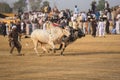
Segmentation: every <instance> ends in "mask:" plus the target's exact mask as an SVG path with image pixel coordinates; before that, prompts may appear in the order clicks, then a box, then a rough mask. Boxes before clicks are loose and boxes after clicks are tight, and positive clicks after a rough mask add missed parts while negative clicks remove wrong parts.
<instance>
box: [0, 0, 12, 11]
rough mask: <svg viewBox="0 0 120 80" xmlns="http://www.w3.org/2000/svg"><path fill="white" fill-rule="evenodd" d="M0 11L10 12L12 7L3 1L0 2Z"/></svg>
mask: <svg viewBox="0 0 120 80" xmlns="http://www.w3.org/2000/svg"><path fill="white" fill-rule="evenodd" d="M0 12H3V13H10V12H12V8H11V7H10V6H9V4H7V3H5V2H1V3H0Z"/></svg>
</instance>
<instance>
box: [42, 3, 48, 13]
mask: <svg viewBox="0 0 120 80" xmlns="http://www.w3.org/2000/svg"><path fill="white" fill-rule="evenodd" d="M47 6H48V7H50V3H49V2H48V1H44V2H43V5H42V7H41V10H42V11H43V12H44V9H45V7H47Z"/></svg>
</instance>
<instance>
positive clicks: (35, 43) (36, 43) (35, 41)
mask: <svg viewBox="0 0 120 80" xmlns="http://www.w3.org/2000/svg"><path fill="white" fill-rule="evenodd" d="M33 43H34V50H35V53H36V54H37V55H38V56H39V54H38V51H37V46H38V40H33Z"/></svg>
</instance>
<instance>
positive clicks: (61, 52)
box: [61, 42, 66, 55]
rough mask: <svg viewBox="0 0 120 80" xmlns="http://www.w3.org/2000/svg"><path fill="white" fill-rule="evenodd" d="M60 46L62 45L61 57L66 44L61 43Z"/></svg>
mask: <svg viewBox="0 0 120 80" xmlns="http://www.w3.org/2000/svg"><path fill="white" fill-rule="evenodd" d="M62 45H63V48H62V50H61V55H63V52H64V50H65V48H66V44H65V43H64V42H63V43H62Z"/></svg>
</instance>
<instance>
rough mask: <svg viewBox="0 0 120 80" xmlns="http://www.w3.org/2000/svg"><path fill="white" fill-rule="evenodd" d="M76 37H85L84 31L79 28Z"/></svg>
mask: <svg viewBox="0 0 120 80" xmlns="http://www.w3.org/2000/svg"><path fill="white" fill-rule="evenodd" d="M78 37H79V38H81V37H85V34H84V32H83V31H82V30H81V29H78Z"/></svg>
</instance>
